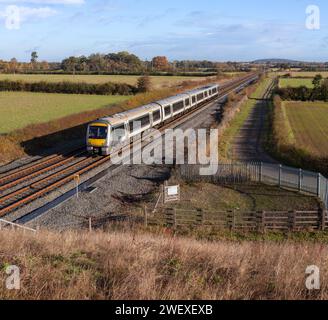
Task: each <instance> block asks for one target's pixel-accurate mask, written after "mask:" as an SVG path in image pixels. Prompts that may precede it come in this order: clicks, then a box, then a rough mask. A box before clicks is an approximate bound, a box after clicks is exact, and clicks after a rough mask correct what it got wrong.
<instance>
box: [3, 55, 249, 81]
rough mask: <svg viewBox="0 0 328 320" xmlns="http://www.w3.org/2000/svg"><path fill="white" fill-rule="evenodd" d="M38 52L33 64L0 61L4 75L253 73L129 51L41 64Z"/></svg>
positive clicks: (238, 67)
mask: <svg viewBox="0 0 328 320" xmlns="http://www.w3.org/2000/svg"><path fill="white" fill-rule="evenodd" d="M38 59H39V56H38V53H37V52H36V51H34V52H32V53H31V59H30V62H19V61H18V60H17V59H16V58H12V59H11V60H10V61H3V60H0V73H56V72H58V73H69V74H106V73H107V74H137V75H140V74H152V75H154V74H161V73H163V72H164V73H169V74H172V75H174V74H185V75H188V74H189V73H196V74H193V75H198V74H199V75H202V74H204V73H212V74H216V73H219V72H239V71H249V69H248V68H247V67H245V66H243V65H242V64H239V63H236V62H225V63H219V62H212V61H207V60H203V61H193V60H183V61H172V62H170V61H169V60H168V58H167V57H165V56H156V57H154V58H152V59H151V60H150V61H148V60H145V61H143V60H141V59H140V58H139V57H138V56H136V55H134V54H131V53H129V52H127V51H121V52H118V53H108V54H100V53H94V54H91V55H89V56H78V57H75V56H71V57H68V58H66V59H64V60H63V61H61V62H47V61H39V60H38Z"/></svg>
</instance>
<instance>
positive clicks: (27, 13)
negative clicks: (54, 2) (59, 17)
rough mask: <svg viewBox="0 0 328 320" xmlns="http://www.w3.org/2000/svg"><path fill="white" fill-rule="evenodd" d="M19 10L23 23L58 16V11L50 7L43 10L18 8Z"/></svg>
mask: <svg viewBox="0 0 328 320" xmlns="http://www.w3.org/2000/svg"><path fill="white" fill-rule="evenodd" d="M18 8H19V14H20V18H21V21H22V22H24V21H27V20H31V19H44V18H48V17H51V16H54V15H55V14H57V11H56V10H54V9H52V8H48V7H43V8H29V7H18Z"/></svg>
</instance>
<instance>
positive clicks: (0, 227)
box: [0, 221, 2, 230]
mask: <svg viewBox="0 0 328 320" xmlns="http://www.w3.org/2000/svg"><path fill="white" fill-rule="evenodd" d="M0 230H2V222H1V221H0Z"/></svg>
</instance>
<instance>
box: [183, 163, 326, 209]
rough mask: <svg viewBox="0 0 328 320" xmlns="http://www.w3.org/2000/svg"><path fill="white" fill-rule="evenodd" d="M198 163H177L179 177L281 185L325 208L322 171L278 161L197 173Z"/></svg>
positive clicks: (230, 165)
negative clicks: (316, 201) (303, 193)
mask: <svg viewBox="0 0 328 320" xmlns="http://www.w3.org/2000/svg"><path fill="white" fill-rule="evenodd" d="M203 167H204V166H202V165H181V166H179V169H178V173H179V175H180V177H181V178H183V179H185V180H187V181H193V182H197V181H198V182H200V181H205V182H213V183H223V184H225V183H232V184H233V183H247V182H258V183H264V184H268V185H275V186H279V187H281V188H288V189H291V190H295V191H299V192H305V193H308V194H311V195H314V196H317V197H319V198H320V199H321V200H322V202H323V203H324V204H325V206H326V208H328V179H326V178H325V177H324V176H323V175H322V174H320V173H316V172H311V171H306V170H302V169H295V168H292V167H287V166H283V165H279V164H271V163H263V162H252V163H229V164H219V165H218V170H217V171H216V173H215V174H213V175H210V176H203V175H201V174H200V169H201V168H203Z"/></svg>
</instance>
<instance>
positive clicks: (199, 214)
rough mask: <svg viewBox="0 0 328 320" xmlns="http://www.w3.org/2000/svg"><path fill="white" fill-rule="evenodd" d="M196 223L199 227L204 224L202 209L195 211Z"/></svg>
mask: <svg viewBox="0 0 328 320" xmlns="http://www.w3.org/2000/svg"><path fill="white" fill-rule="evenodd" d="M197 223H198V224H199V225H201V226H202V225H203V223H204V212H203V210H202V209H199V210H197Z"/></svg>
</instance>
